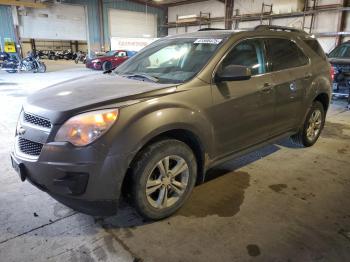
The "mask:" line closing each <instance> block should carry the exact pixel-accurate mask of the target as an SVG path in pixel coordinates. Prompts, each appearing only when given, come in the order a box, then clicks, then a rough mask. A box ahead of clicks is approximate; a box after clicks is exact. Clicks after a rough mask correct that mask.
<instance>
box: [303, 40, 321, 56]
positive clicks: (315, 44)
mask: <svg viewBox="0 0 350 262" xmlns="http://www.w3.org/2000/svg"><path fill="white" fill-rule="evenodd" d="M304 42H305V44H307V45H308V46H309V47H310V48H311V49H312V50H313V51H314V52H315V53H316V54H318V55H319V56H320V57H322V58H324V59H326V55H325V54H324V52H323V49H322V47H321V45H320V44H319V42H318V41H317V40H316V39H305V40H304Z"/></svg>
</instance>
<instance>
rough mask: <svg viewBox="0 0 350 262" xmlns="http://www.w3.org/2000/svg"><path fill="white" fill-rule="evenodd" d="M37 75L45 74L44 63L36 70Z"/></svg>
mask: <svg viewBox="0 0 350 262" xmlns="http://www.w3.org/2000/svg"><path fill="white" fill-rule="evenodd" d="M38 72H39V73H45V72H46V65H45V64H44V63H40V65H39V68H38Z"/></svg>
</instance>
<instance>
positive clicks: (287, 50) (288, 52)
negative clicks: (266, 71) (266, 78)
mask: <svg viewBox="0 0 350 262" xmlns="http://www.w3.org/2000/svg"><path fill="white" fill-rule="evenodd" d="M266 42H267V57H268V60H269V64H270V70H271V71H279V70H283V69H288V68H293V67H299V66H303V65H306V64H307V63H308V60H309V59H308V58H307V57H306V56H305V55H304V53H303V52H302V51H301V50H300V48H299V47H298V46H297V45H296V44H295V43H294V42H292V41H290V40H288V39H280V38H275V39H267V40H266Z"/></svg>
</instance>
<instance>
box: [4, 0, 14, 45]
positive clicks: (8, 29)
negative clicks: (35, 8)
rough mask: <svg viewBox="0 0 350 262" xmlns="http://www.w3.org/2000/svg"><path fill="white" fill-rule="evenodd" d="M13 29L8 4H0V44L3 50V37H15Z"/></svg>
mask: <svg viewBox="0 0 350 262" xmlns="http://www.w3.org/2000/svg"><path fill="white" fill-rule="evenodd" d="M15 36H16V35H15V31H14V27H13V20H12V11H11V7H10V6H5V5H0V45H1V50H4V38H12V39H13V40H14V41H15V40H16V39H15Z"/></svg>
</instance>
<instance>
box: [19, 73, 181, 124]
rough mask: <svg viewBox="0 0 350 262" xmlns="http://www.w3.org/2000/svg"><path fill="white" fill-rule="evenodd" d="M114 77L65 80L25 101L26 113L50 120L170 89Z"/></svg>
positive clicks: (165, 86) (100, 76) (168, 85)
mask: <svg viewBox="0 0 350 262" xmlns="http://www.w3.org/2000/svg"><path fill="white" fill-rule="evenodd" d="M173 86H175V85H174V84H157V83H152V82H146V81H138V80H132V79H127V78H124V77H120V76H116V75H113V74H110V75H109V74H98V75H96V74H95V75H91V76H87V77H86V76H84V77H82V78H81V77H80V78H76V79H72V80H69V81H65V82H62V83H59V84H56V85H53V86H51V87H47V88H44V89H41V90H39V91H38V92H36V93H34V94H32V95H31V96H29V97H28V98H27V103H26V104H25V106H24V107H25V110H26V111H28V112H31V113H34V114H37V115H40V116H43V117H47V118H49V119H52V118H57V117H58V114H62V113H64V112H69V111H78V110H81V109H85V108H93V107H99V106H103V105H105V104H108V103H111V104H112V103H115V102H120V101H125V100H126V99H123V98H126V97H129V96H132V95H137V94H142V93H145V92H149V91H154V90H159V89H163V88H167V87H173Z"/></svg>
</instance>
